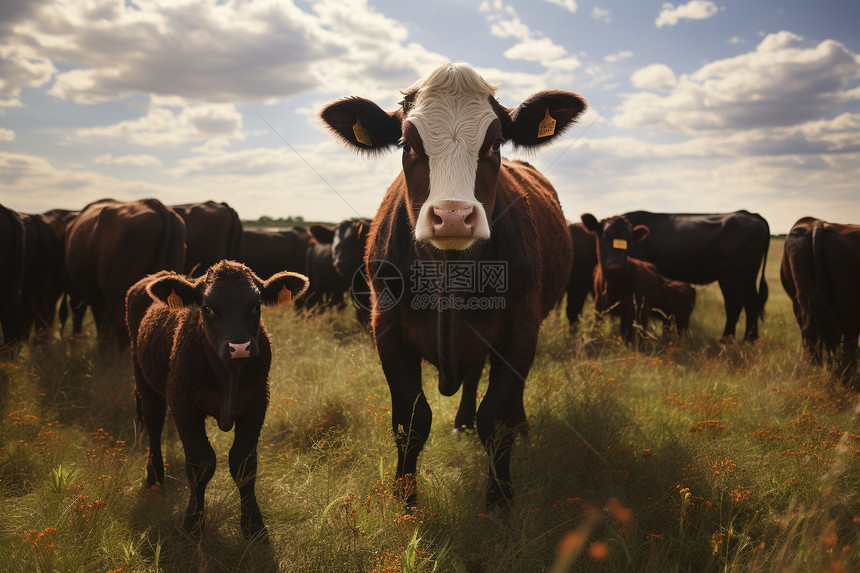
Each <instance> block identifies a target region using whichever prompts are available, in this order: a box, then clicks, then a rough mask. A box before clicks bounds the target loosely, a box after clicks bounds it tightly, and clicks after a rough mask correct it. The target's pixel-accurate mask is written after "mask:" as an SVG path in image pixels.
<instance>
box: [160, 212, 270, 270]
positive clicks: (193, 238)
mask: <svg viewBox="0 0 860 573" xmlns="http://www.w3.org/2000/svg"><path fill="white" fill-rule="evenodd" d="M170 208H171V209H173V210H174V211H176V213H177V214H178V215H179V216H180V217H182V220H183V221H184V222H185V274H187V275H188V276H194V277H196V276H200V275H202V274H203V273H204V272H206V269H208V268H209V267H211V266H212V265H214V264H215V263H217V262H218V261H221V260H224V259H229V260H231V261H238V260H239V259H240V258H241V256H242V221H240V220H239V215H238V214H237V213H236V211H234V210H233V208H232V207H230V205H228V204H227V203H216V202H214V201H206V202H205V203H188V204H184V205H171V206H170ZM284 268H285V267H281V268H280V269H279V270H284Z"/></svg>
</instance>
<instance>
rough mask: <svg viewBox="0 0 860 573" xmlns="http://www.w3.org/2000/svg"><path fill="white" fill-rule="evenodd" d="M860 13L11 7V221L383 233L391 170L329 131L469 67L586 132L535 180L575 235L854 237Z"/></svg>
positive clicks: (841, 9)
mask: <svg viewBox="0 0 860 573" xmlns="http://www.w3.org/2000/svg"><path fill="white" fill-rule="evenodd" d="M858 22H860V2H857V0H838V1H837V0H817V1H816V2H809V1H807V0H755V1H754V2H750V1H749V0H725V1H719V0H714V1H711V0H691V1H689V2H685V1H684V0H681V1H680V2H678V3H675V2H662V1H648V0H636V1H635V2H631V1H621V0H596V1H594V2H592V1H588V0H474V1H455V0H433V1H426V2H408V1H403V0H398V1H392V0H323V1H318V2H308V1H303V0H226V1H225V0H134V1H132V0H126V1H125V2H123V0H4V1H3V3H2V4H0V203H2V204H4V205H5V206H7V207H9V208H12V209H15V210H17V211H21V212H26V213H38V212H42V211H46V210H48V209H52V208H56V207H61V208H67V209H81V208H82V207H83V206H85V205H86V204H87V203H89V202H91V201H94V200H97V199H101V198H105V197H111V198H114V199H117V200H123V201H131V200H135V199H139V198H143V197H157V198H159V199H161V200H162V201H163V202H165V203H166V204H169V205H170V204H178V203H191V202H198V201H205V200H208V199H213V200H216V201H226V202H228V203H229V204H230V205H231V206H233V207H234V208H235V209H236V210H237V211H238V212H239V215H240V216H241V217H242V218H243V219H256V218H258V217H260V216H263V215H265V216H269V217H273V218H278V217H288V216H302V217H304V218H305V219H306V220H322V221H338V220H341V219H347V218H352V217H358V216H364V217H372V216H373V215H374V213H375V212H376V209H377V207H378V205H379V203H380V201H381V199H382V197H383V195H384V193H385V190H386V189H387V188H388V185H389V184H390V183H391V182H392V181H393V179H394V177H395V176H396V175H397V173H398V171H399V169H400V156H399V153H397V152H392V153H388V154H381V155H375V156H373V157H368V156H364V155H357V154H356V153H354V152H352V151H350V150H348V149H346V147H345V146H344V145H343V144H342V143H340V142H338V141H336V140H335V139H334V138H333V137H332V136H331V135H330V134H329V133H328V132H327V131H326V129H325V128H324V127H323V126H322V124H321V122H320V121H319V119H318V117H317V114H318V112H319V110H320V109H321V108H322V107H323V106H324V105H326V104H327V103H329V102H332V101H334V100H336V99H339V98H341V97H345V96H350V95H356V96H362V97H366V98H369V99H372V100H373V101H375V102H376V103H377V104H379V105H380V106H381V107H382V108H383V109H387V110H394V109H395V108H396V106H397V102H398V101H400V96H401V94H400V90H403V89H405V88H408V87H409V86H410V85H412V84H413V83H414V82H415V81H417V80H418V79H419V78H421V77H423V76H424V75H425V74H427V73H428V72H429V71H430V70H431V69H432V68H434V67H435V66H436V65H438V64H440V63H443V62H447V61H462V62H468V63H469V64H471V65H472V66H473V67H475V69H477V70H478V71H479V72H480V73H481V74H482V75H483V77H484V78H485V79H486V80H488V81H490V82H492V83H495V84H498V85H499V88H498V91H497V93H496V95H497V98H498V99H499V101H500V103H502V105H504V106H505V107H510V108H512V107H516V106H517V105H518V104H519V103H520V102H522V101H523V100H524V99H525V98H527V97H528V96H529V95H530V94H532V93H535V92H537V91H540V90H545V89H564V90H570V91H574V92H576V93H579V94H580V95H582V96H583V97H584V98H585V99H586V100H587V101H588V102H589V109H588V111H587V112H586V113H584V114H583V115H582V116H581V118H580V121H579V123H578V124H577V125H575V126H574V127H573V128H572V129H570V130H569V131H568V132H567V133H566V134H565V136H564V137H561V138H559V139H558V140H557V142H556V143H555V144H553V145H551V146H547V147H546V148H544V149H542V150H541V151H538V152H530V151H528V150H518V151H514V150H513V149H512V148H510V147H509V146H507V147H503V148H502V154H503V155H505V156H507V157H510V158H512V159H516V158H519V159H525V160H527V161H529V162H530V163H532V164H533V165H534V166H535V167H537V168H538V169H539V170H540V171H542V172H543V173H544V174H545V175H546V176H547V177H548V178H549V180H550V181H551V182H552V184H553V186H554V187H555V188H556V190H557V191H558V194H559V198H560V200H561V203H562V208H563V209H564V212H565V216H566V217H567V218H568V219H569V220H571V221H578V220H579V216H580V215H581V214H582V213H584V212H590V213H593V214H594V215H595V216H597V217H598V218H603V217H608V216H610V215H614V214H618V213H622V212H625V211H631V210H636V209H646V210H650V211H660V212H687V213H698V212H726V211H734V210H737V209H747V210H750V211H754V212H758V213H760V214H761V215H763V216H764V217H765V219H767V220H768V222H769V223H770V227H771V232H772V233H785V232H787V231H788V230H789V229H790V227H791V225H792V224H793V223H794V221H796V220H797V219H799V218H800V217H803V216H808V215H811V216H815V217H819V218H822V219H825V220H828V221H834V222H841V223H860V25H858Z"/></svg>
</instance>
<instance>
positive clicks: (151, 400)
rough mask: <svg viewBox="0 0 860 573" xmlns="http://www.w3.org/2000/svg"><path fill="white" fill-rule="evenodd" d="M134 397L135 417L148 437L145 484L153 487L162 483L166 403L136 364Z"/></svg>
mask: <svg viewBox="0 0 860 573" xmlns="http://www.w3.org/2000/svg"><path fill="white" fill-rule="evenodd" d="M134 395H135V396H134V397H135V400H136V402H137V415H138V417H139V418H140V419H142V420H143V425H144V427H145V428H146V433H147V435H148V436H149V456H148V457H147V460H146V483H147V484H148V485H149V486H153V485H155V484H157V483H164V459H163V458H162V456H161V431H162V429H163V428H164V416H165V413H166V412H167V403H166V401H165V400H164V396H162V395H161V394H159V393H158V392H157V391H156V390H155V389H154V388H153V387H152V386H150V385H149V384H148V383H147V382H146V381H145V380H144V379H143V374H142V373H141V371H140V368H139V366H138V365H137V364H135V366H134Z"/></svg>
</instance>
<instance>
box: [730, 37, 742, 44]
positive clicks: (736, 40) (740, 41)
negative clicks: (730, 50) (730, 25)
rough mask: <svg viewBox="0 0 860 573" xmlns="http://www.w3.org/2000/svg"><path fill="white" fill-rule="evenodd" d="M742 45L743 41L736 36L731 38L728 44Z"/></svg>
mask: <svg viewBox="0 0 860 573" xmlns="http://www.w3.org/2000/svg"><path fill="white" fill-rule="evenodd" d="M743 43H744V39H743V38H740V37H738V36H732V37H731V39H730V40H729V44H743Z"/></svg>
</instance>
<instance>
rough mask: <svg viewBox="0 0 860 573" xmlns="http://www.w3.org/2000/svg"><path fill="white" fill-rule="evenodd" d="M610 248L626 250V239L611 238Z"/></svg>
mask: <svg viewBox="0 0 860 573" xmlns="http://www.w3.org/2000/svg"><path fill="white" fill-rule="evenodd" d="M612 248H613V249H624V250H627V241H625V240H624V239H612Z"/></svg>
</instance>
